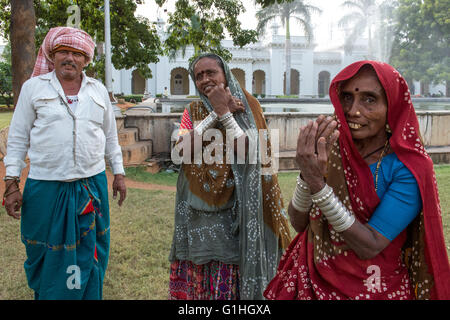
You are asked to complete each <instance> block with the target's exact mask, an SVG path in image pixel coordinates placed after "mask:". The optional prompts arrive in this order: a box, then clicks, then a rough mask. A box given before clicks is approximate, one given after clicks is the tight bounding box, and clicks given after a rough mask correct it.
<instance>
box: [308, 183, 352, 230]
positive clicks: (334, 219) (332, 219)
mask: <svg viewBox="0 0 450 320" xmlns="http://www.w3.org/2000/svg"><path fill="white" fill-rule="evenodd" d="M312 202H313V203H315V204H316V205H317V207H319V209H320V211H322V214H323V215H324V216H325V218H327V220H328V223H329V224H331V226H332V227H333V229H334V230H336V231H337V232H343V231H345V230H347V229H348V228H350V227H351V226H352V225H353V223H354V222H355V221H356V219H355V216H354V215H353V214H352V213H351V212H350V211H349V210H348V209H347V208H346V207H345V206H344V205H343V204H342V202H341V201H340V200H339V198H338V197H337V196H336V195H335V194H334V192H333V189H332V188H331V187H330V186H328V185H327V184H326V185H325V186H324V187H323V188H322V190H320V191H319V192H317V193H315V194H313V195H312Z"/></svg>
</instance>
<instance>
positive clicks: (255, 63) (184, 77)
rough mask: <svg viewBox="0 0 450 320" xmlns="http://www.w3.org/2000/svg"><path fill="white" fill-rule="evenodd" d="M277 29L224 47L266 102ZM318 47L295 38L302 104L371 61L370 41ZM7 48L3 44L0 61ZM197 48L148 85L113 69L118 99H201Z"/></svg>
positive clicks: (164, 66)
mask: <svg viewBox="0 0 450 320" xmlns="http://www.w3.org/2000/svg"><path fill="white" fill-rule="evenodd" d="M156 24H157V30H158V34H159V36H160V38H161V39H162V40H164V39H165V37H166V33H165V31H164V29H165V22H164V21H163V20H162V19H158V20H157V22H156ZM278 29H279V27H278V26H276V25H275V26H272V27H271V33H270V35H269V36H267V38H268V39H267V40H265V41H264V42H262V41H260V42H257V43H254V44H250V45H247V46H245V47H243V48H240V47H236V46H234V45H233V41H232V40H224V41H223V42H222V45H223V47H225V48H227V49H228V50H229V51H230V52H231V53H232V55H233V58H232V60H231V62H230V63H229V66H230V69H231V71H232V72H233V74H234V75H235V77H236V78H237V80H238V81H239V82H240V84H241V86H242V87H244V88H245V89H246V90H247V91H248V92H250V93H253V94H258V95H263V96H265V97H276V96H278V95H285V37H284V35H281V34H279V32H278ZM315 47H316V45H315V44H314V43H308V41H307V39H306V37H303V36H291V48H292V49H291V50H292V51H291V95H298V96H299V97H300V98H318V97H327V96H328V87H329V85H330V81H331V79H333V78H334V76H335V75H336V74H337V73H338V72H339V71H340V70H342V69H343V68H344V67H346V66H347V65H349V64H351V63H353V62H355V61H358V60H363V59H367V52H368V50H367V49H368V47H367V39H359V40H358V41H357V43H356V44H355V45H354V49H353V51H352V53H351V55H348V54H345V53H344V52H343V50H339V51H314V49H315ZM3 49H4V45H2V44H0V59H1V53H2V51H3ZM193 52H194V50H193V48H189V47H188V48H187V49H186V52H185V56H184V57H182V56H181V55H178V56H177V57H176V59H175V60H169V58H168V57H166V56H160V57H159V62H158V63H152V64H150V65H149V66H150V68H151V70H152V75H153V77H152V78H151V79H144V78H143V77H142V76H141V75H140V74H139V72H138V71H137V70H132V69H128V70H126V69H122V70H116V69H114V68H113V73H112V78H113V92H114V94H124V95H130V94H145V93H146V94H149V95H150V96H153V97H154V96H155V95H156V94H162V93H164V91H165V90H164V89H165V88H167V91H168V92H169V94H170V95H171V96H184V97H185V96H195V95H197V93H196V90H195V86H194V83H193V82H192V80H191V79H190V77H189V74H188V67H189V63H188V60H189V58H190V57H191V56H192V55H193ZM411 91H412V92H413V94H422V95H423V94H439V93H440V92H444V93H445V92H446V91H445V85H438V86H423V85H421V84H420V83H419V82H414V88H411Z"/></svg>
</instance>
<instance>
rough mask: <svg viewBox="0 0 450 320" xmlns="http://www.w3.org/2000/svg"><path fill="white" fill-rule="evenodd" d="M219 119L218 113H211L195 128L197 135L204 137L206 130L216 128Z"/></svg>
mask: <svg viewBox="0 0 450 320" xmlns="http://www.w3.org/2000/svg"><path fill="white" fill-rule="evenodd" d="M217 118H218V115H217V113H215V112H214V111H211V113H210V114H209V115H208V116H207V117H206V118H205V119H203V120H202V122H200V123H199V124H198V125H197V126H196V127H195V129H194V131H195V133H196V134H197V135H199V136H202V135H203V133H205V131H206V130H208V129H209V128H211V127H212V126H214V124H215V123H216V121H217Z"/></svg>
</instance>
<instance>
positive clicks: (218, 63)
mask: <svg viewBox="0 0 450 320" xmlns="http://www.w3.org/2000/svg"><path fill="white" fill-rule="evenodd" d="M203 58H209V59H213V60H215V61H216V62H217V65H218V66H219V67H221V68H222V71H223V72H225V67H224V65H223V62H222V59H220V57H219V56H218V55H216V54H214V53H208V54H205V55H203V56H202V57H201V58H200V59H198V60H197V61H196V62H195V64H194V65H192V70H194V68H195V65H196V64H197V63H198V62H199V61H200V60H202V59H203Z"/></svg>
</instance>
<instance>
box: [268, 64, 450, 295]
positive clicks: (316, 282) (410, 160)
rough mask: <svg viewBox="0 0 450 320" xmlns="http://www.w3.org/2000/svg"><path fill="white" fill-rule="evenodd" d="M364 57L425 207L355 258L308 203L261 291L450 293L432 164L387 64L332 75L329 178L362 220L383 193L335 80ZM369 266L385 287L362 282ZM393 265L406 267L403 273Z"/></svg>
mask: <svg viewBox="0 0 450 320" xmlns="http://www.w3.org/2000/svg"><path fill="white" fill-rule="evenodd" d="M366 64H369V65H371V66H372V67H373V69H374V70H375V72H376V74H377V76H378V79H379V81H380V83H381V85H382V86H383V88H384V90H385V93H386V97H387V103H388V111H387V113H388V114H387V122H388V124H389V126H390V128H391V130H392V135H391V137H390V141H389V142H390V145H391V148H392V150H393V151H394V152H395V154H396V155H397V156H398V158H399V160H400V161H401V162H402V163H403V164H404V165H405V166H406V167H407V168H408V169H409V170H410V171H411V172H412V174H413V175H414V177H415V179H416V181H417V184H418V186H419V190H420V193H421V197H422V203H423V207H422V212H421V213H420V214H419V215H418V217H416V219H415V220H414V221H413V222H412V223H411V224H410V225H409V226H408V227H407V228H406V230H404V231H403V232H402V233H400V234H399V235H398V236H397V237H396V238H395V239H394V240H393V241H392V242H391V243H390V244H389V245H388V246H387V247H386V248H385V249H384V250H383V251H382V252H380V253H379V254H378V255H377V256H376V257H374V258H373V259H369V260H360V259H359V258H358V257H357V256H356V255H355V253H354V252H353V251H352V250H349V248H348V246H347V245H346V244H345V241H344V239H343V238H342V237H341V236H340V235H339V233H337V232H335V231H334V230H333V229H332V228H331V227H330V226H329V225H328V223H327V222H323V221H322V219H321V212H320V211H319V210H318V208H317V207H315V206H313V208H312V209H311V212H310V223H309V227H308V229H307V231H306V232H304V233H302V234H299V235H298V236H297V238H296V239H294V241H293V242H292V243H291V245H290V247H289V248H288V249H287V250H286V253H285V255H284V256H283V257H282V259H281V262H280V266H279V269H278V272H277V276H276V277H275V278H274V280H273V281H272V282H271V283H270V284H269V286H268V289H267V290H266V292H265V296H266V297H267V298H271V299H296V298H300V299H314V298H316V299H349V298H350V299H399V298H401V297H405V296H406V297H408V296H410V297H411V292H412V294H413V295H414V297H415V298H416V299H449V298H450V267H449V262H448V258H447V251H446V248H445V242H444V237H443V229H442V221H441V209H440V205H439V197H438V190H437V183H436V177H435V174H434V169H433V163H432V161H431V159H430V157H429V156H428V154H427V153H426V152H425V148H424V146H423V143H422V140H421V137H420V133H419V123H418V120H417V116H416V114H415V111H414V107H413V104H412V102H411V96H410V92H409V89H408V85H407V83H406V81H405V80H404V79H403V77H402V76H401V75H400V74H399V72H398V71H396V70H395V69H394V68H393V67H391V66H390V65H388V64H386V63H382V62H375V61H359V62H355V63H353V64H351V65H349V66H347V67H346V68H345V69H344V70H342V71H341V72H340V73H339V74H338V75H337V76H336V77H335V78H334V79H333V81H332V83H331V86H330V91H329V93H330V99H331V102H332V103H333V106H334V108H335V115H336V119H337V122H338V127H339V131H340V136H339V143H336V144H335V147H334V149H333V150H332V152H331V154H330V158H329V165H328V168H329V170H328V176H327V184H329V185H330V186H331V187H332V188H333V190H334V192H335V194H336V195H337V196H338V197H339V199H340V200H341V201H342V202H343V203H344V205H345V206H346V207H347V208H348V209H349V210H351V211H352V212H353V213H354V214H355V216H356V217H357V219H358V220H359V221H360V222H361V223H367V222H368V221H369V219H370V217H371V215H372V213H373V212H374V210H375V208H376V207H377V205H378V204H379V202H380V199H379V198H378V196H377V194H376V191H375V186H374V180H373V175H372V173H371V171H370V168H369V166H368V165H367V164H366V162H365V161H364V160H363V158H362V157H361V155H360V154H359V152H358V151H357V149H356V147H355V146H354V142H353V139H352V135H351V133H350V129H349V127H348V124H347V121H346V118H345V115H344V111H343V108H342V106H341V102H340V99H339V89H340V83H342V81H345V80H348V79H350V78H352V77H353V76H355V75H356V74H357V73H358V71H359V70H360V69H361V68H362V67H363V66H364V65H366ZM361 186H372V187H365V188H361ZM399 265H400V266H402V265H403V267H402V269H397V267H398V266H399ZM373 266H379V267H381V268H382V270H390V271H389V272H390V273H391V274H389V272H388V274H387V275H385V277H384V278H383V283H382V285H383V288H384V289H385V290H384V289H383V290H382V291H381V292H380V291H376V290H373V291H368V290H366V288H364V286H366V285H367V282H364V284H363V281H366V279H369V278H370V273H369V271H370V270H373V269H370V268H371V267H373ZM398 270H404V271H402V272H403V273H404V274H403V275H402V274H401V272H400V271H398ZM368 288H369V287H367V289H368ZM411 289H412V290H411Z"/></svg>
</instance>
